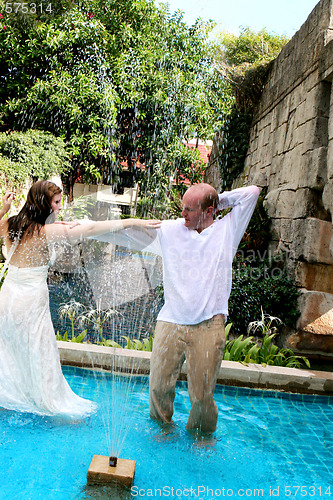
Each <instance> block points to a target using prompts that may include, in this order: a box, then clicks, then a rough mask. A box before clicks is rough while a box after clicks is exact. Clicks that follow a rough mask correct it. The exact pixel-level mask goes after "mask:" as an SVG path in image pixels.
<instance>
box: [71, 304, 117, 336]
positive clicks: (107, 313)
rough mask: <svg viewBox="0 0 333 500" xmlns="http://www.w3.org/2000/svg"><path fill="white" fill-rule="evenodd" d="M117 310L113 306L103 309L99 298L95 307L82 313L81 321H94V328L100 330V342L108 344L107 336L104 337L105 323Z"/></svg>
mask: <svg viewBox="0 0 333 500" xmlns="http://www.w3.org/2000/svg"><path fill="white" fill-rule="evenodd" d="M116 313H117V311H115V310H114V309H111V308H107V309H103V308H102V301H101V300H98V301H97V302H96V308H95V309H88V310H85V311H84V312H83V313H82V314H81V315H80V322H81V323H83V324H85V323H92V324H93V325H94V328H95V329H96V330H97V332H98V337H99V339H100V343H102V345H103V344H104V345H106V344H105V342H106V340H105V338H104V337H103V325H104V323H105V322H106V321H107V320H108V319H109V318H110V317H111V316H113V315H114V314H116Z"/></svg>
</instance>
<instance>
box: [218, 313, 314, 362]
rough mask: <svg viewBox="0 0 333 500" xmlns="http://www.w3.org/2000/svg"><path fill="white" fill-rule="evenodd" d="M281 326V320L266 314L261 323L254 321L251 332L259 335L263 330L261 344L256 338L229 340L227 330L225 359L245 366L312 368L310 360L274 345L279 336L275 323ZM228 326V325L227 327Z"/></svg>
mask: <svg viewBox="0 0 333 500" xmlns="http://www.w3.org/2000/svg"><path fill="white" fill-rule="evenodd" d="M274 322H276V323H277V324H281V323H282V322H281V320H280V319H279V318H276V317H273V316H270V315H268V314H264V312H263V311H262V317H261V320H260V321H252V322H251V323H250V325H249V332H251V331H253V332H254V333H257V332H258V330H261V333H262V334H263V335H264V336H263V339H262V341H261V342H255V341H254V338H253V337H252V336H251V337H244V336H243V335H240V336H239V337H237V338H235V339H232V340H229V339H228V334H229V331H230V327H231V324H230V327H229V329H228V330H227V328H226V345H225V350H224V356H223V359H224V360H226V361H238V362H240V363H243V364H248V363H256V364H261V365H263V366H266V365H274V366H285V367H289V368H301V367H302V365H306V366H307V367H308V368H310V362H309V360H308V359H307V358H306V357H304V356H297V355H295V354H294V352H293V351H292V350H291V349H280V348H279V347H278V346H277V345H275V344H274V343H273V340H274V338H275V337H276V335H277V327H276V326H272V325H273V323H274ZM227 326H228V325H227Z"/></svg>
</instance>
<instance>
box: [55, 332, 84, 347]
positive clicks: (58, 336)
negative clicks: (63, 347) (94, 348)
mask: <svg viewBox="0 0 333 500" xmlns="http://www.w3.org/2000/svg"><path fill="white" fill-rule="evenodd" d="M86 335H87V330H83V331H82V332H81V333H80V334H79V335H77V337H75V336H74V335H72V337H71V339H69V338H68V332H67V331H66V332H65V333H64V334H63V335H61V334H60V332H59V330H58V331H57V333H56V340H62V341H63V342H76V343H78V344H80V343H81V342H83V340H84V339H85V337H86Z"/></svg>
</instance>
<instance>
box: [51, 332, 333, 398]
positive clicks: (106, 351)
mask: <svg viewBox="0 0 333 500" xmlns="http://www.w3.org/2000/svg"><path fill="white" fill-rule="evenodd" d="M57 344H58V349H59V354H60V361H61V363H62V364H63V365H70V366H79V367H84V368H93V369H103V370H108V371H113V370H115V371H119V372H125V373H126V372H127V373H132V372H135V373H137V374H140V375H148V374H149V371H150V356H151V352H145V351H135V350H129V349H120V348H114V347H105V346H99V345H95V344H78V343H75V342H63V341H57ZM186 375H187V367H186V362H185V363H184V365H183V367H182V370H181V373H180V377H179V380H186ZM217 383H218V384H222V385H228V386H236V387H247V388H252V389H266V390H274V391H282V392H290V393H299V394H320V395H325V396H333V373H331V372H325V371H316V370H302V369H299V368H285V367H279V366H262V365H257V364H253V363H250V364H248V365H244V364H242V363H239V362H235V361H222V364H221V368H220V370H219V374H218V378H217Z"/></svg>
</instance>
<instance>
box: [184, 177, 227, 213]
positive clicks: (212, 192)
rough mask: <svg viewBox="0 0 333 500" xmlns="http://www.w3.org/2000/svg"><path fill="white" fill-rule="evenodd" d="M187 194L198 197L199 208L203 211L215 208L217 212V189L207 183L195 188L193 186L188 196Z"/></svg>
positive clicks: (197, 185)
mask: <svg viewBox="0 0 333 500" xmlns="http://www.w3.org/2000/svg"><path fill="white" fill-rule="evenodd" d="M187 193H189V194H191V195H193V196H195V197H197V199H198V203H199V206H200V208H201V209H202V210H206V209H207V208H208V207H213V208H214V211H215V210H216V209H217V207H218V203H219V197H218V194H217V192H216V189H214V188H213V187H212V186H210V185H209V184H207V183H205V182H202V183H201V184H194V186H191V187H190V188H189V189H188V190H187V191H186V193H185V195H187ZM185 195H184V196H185Z"/></svg>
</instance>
